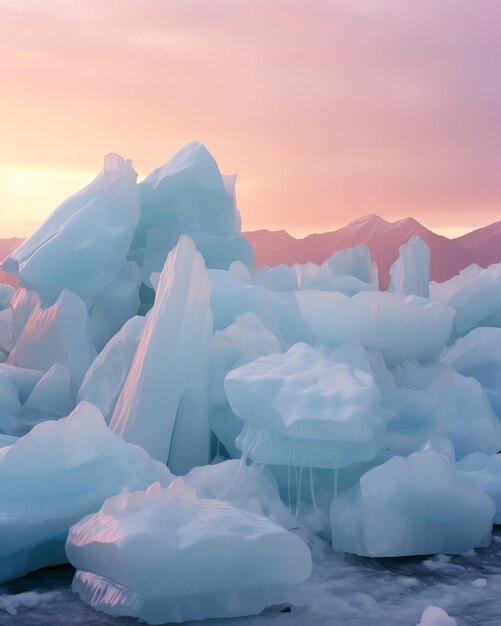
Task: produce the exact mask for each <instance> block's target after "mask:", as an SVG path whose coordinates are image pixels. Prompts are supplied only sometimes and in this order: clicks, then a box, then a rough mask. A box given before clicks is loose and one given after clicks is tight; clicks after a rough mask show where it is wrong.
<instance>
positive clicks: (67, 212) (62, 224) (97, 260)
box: [2, 154, 139, 304]
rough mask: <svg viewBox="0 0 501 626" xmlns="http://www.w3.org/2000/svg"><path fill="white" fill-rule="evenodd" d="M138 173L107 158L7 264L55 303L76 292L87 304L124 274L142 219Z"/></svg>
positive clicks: (22, 280)
mask: <svg viewBox="0 0 501 626" xmlns="http://www.w3.org/2000/svg"><path fill="white" fill-rule="evenodd" d="M136 178H137V173H136V172H135V171H134V169H133V167H132V164H131V162H130V161H126V160H124V159H122V157H120V156H119V155H118V154H108V155H107V156H106V157H105V159H104V167H103V169H102V170H101V172H100V173H99V175H98V176H97V177H96V178H95V179H94V180H93V181H92V182H91V183H90V184H89V185H87V187H84V188H83V189H82V190H81V191H79V192H78V193H76V194H75V195H73V196H71V197H70V198H68V199H67V200H65V201H64V202H63V203H62V204H60V205H59V206H58V207H57V208H56V209H55V210H54V211H53V212H52V213H51V215H50V216H49V217H48V218H47V219H46V220H45V222H44V223H43V224H42V225H41V226H40V227H39V228H38V229H37V230H36V231H35V232H34V233H33V234H32V235H31V236H30V237H28V239H26V241H24V242H23V243H22V244H21V245H20V246H19V247H18V248H16V250H15V251H14V252H12V254H10V255H9V256H8V257H7V258H6V259H5V261H4V262H3V263H2V266H3V268H4V269H5V270H6V271H7V272H11V273H13V274H18V276H19V281H20V284H21V285H22V286H25V287H28V289H31V290H33V291H36V292H37V293H38V294H39V295H40V297H41V298H42V300H43V301H44V303H45V304H52V303H53V302H54V301H55V300H56V299H57V298H58V296H59V294H60V293H61V292H62V291H63V289H71V290H72V291H73V292H74V293H76V294H77V295H78V296H80V297H81V298H82V299H83V300H85V301H86V302H92V300H93V299H94V298H95V297H96V296H97V294H98V293H100V292H101V291H102V290H103V289H104V288H105V287H106V286H107V285H109V284H110V283H111V282H112V280H113V279H114V278H115V277H116V276H117V275H118V274H119V273H120V271H121V268H122V266H123V264H124V262H125V260H126V257H127V252H128V250H129V247H130V243H131V240H132V235H133V233H134V229H135V228H136V224H137V222H138V220H139V196H138V192H137V187H136Z"/></svg>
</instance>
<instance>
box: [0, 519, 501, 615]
mask: <svg viewBox="0 0 501 626" xmlns="http://www.w3.org/2000/svg"><path fill="white" fill-rule="evenodd" d="M313 553H314V558H315V567H314V571H313V575H312V577H311V578H310V580H309V581H308V582H306V583H305V584H303V585H302V586H301V587H300V589H299V590H298V596H297V599H296V602H295V604H294V605H292V607H291V611H290V612H282V611H283V609H284V606H280V607H274V608H272V609H269V610H267V611H265V612H264V613H263V614H262V615H260V616H257V617H249V618H243V619H228V620H210V621H206V622H203V623H204V624H206V626H208V625H209V624H214V625H216V624H221V625H229V624H232V625H235V626H237V625H238V626H267V625H268V624H270V626H271V625H273V626H320V625H329V626H415V625H416V624H417V623H418V622H419V620H420V617H421V614H422V612H423V609H424V608H425V607H426V606H428V605H436V606H440V607H442V608H444V609H445V610H446V611H447V612H448V613H449V615H451V616H454V617H455V618H456V620H457V623H458V626H470V625H475V626H479V625H481V626H499V624H500V623H501V596H500V588H501V527H497V528H496V529H495V532H494V535H493V540H492V543H491V546H490V547H489V548H487V549H485V550H477V551H472V552H471V553H467V554H465V555H463V556H458V557H452V558H450V559H449V558H448V557H443V556H436V557H433V558H429V559H427V558H421V557H416V558H405V559H377V560H371V559H362V558H357V557H352V556H345V557H341V556H336V555H333V554H332V553H331V552H330V551H329V548H328V546H325V545H323V544H321V543H318V544H317V545H316V546H314V547H313ZM72 576H73V569H72V568H71V567H70V566H62V567H53V568H48V569H44V570H39V571H38V572H35V573H33V574H31V575H29V576H25V577H24V578H20V579H18V580H14V581H11V582H9V583H6V584H4V585H1V586H0V624H2V625H3V624H5V625H6V626H7V625H8V626H125V625H130V624H137V623H138V622H137V621H136V620H134V619H130V618H112V617H109V616H107V615H104V614H103V613H97V612H96V611H94V610H93V609H91V608H90V607H88V606H86V605H84V604H83V603H81V602H80V601H79V600H78V598H77V596H75V595H74V594H73V593H72V592H71V591H70V584H71V578H72ZM33 591H35V592H38V593H39V594H41V595H40V596H35V595H34V594H29V595H28V594H26V595H25V596H21V597H19V599H16V598H15V596H14V597H12V595H13V594H20V593H26V592H33ZM54 592H56V593H54ZM48 593H50V595H46V594H48ZM7 594H9V595H10V597H7ZM37 600H39V602H37ZM6 609H10V610H12V609H14V610H15V611H17V614H11V613H8V612H7V610H6ZM192 624H193V625H194V624H195V623H194V622H192ZM197 624H202V622H197Z"/></svg>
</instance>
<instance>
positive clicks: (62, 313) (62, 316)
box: [7, 289, 96, 395]
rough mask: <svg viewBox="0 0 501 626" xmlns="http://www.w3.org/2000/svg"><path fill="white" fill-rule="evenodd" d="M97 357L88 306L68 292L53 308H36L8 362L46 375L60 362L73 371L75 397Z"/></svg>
mask: <svg viewBox="0 0 501 626" xmlns="http://www.w3.org/2000/svg"><path fill="white" fill-rule="evenodd" d="M95 357H96V351H95V348H94V344H93V343H92V340H91V337H90V334H89V316H88V313H87V309H86V307H85V304H84V303H83V302H82V300H81V299H80V298H79V297H78V296H77V295H75V294H74V293H73V292H72V291H69V290H68V289H65V290H64V291H62V292H61V295H60V296H59V297H58V299H57V300H56V302H55V303H54V304H53V305H52V306H49V307H47V308H43V307H42V305H41V303H40V302H39V303H38V304H37V305H36V306H35V308H34V309H33V311H32V312H31V314H30V316H29V317H28V320H27V321H26V324H25V325H24V327H23V330H22V332H21V334H20V336H19V339H18V340H17V342H16V345H15V346H14V348H13V349H12V351H11V352H10V354H9V358H8V359H7V362H8V363H9V364H11V365H16V366H18V367H22V368H26V369H38V370H42V371H43V372H46V371H48V370H49V369H50V368H51V367H52V366H53V365H55V364H56V363H60V364H61V365H64V366H65V367H66V368H67V369H68V371H69V372H70V377H71V390H72V393H73V395H75V394H76V392H77V391H78V388H79V387H80V384H81V383H82V380H83V378H84V376H85V373H86V372H87V370H88V369H89V366H90V364H91V363H92V361H93V360H94V358H95Z"/></svg>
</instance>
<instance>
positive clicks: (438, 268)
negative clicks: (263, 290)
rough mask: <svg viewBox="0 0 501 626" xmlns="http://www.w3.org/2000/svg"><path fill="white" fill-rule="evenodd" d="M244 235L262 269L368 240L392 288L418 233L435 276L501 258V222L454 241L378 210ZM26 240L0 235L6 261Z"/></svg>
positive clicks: (0, 278)
mask: <svg viewBox="0 0 501 626" xmlns="http://www.w3.org/2000/svg"><path fill="white" fill-rule="evenodd" d="M243 234H244V236H245V237H246V239H247V240H248V241H249V242H250V244H251V245H252V247H253V248H254V253H255V256H256V265H257V267H258V268H259V267H262V266H264V265H271V266H273V265H279V264H281V263H285V264H286V265H293V264H294V263H307V262H308V261H312V262H314V263H317V264H320V263H323V262H324V261H325V260H326V259H328V258H329V257H330V256H331V255H332V254H333V253H334V252H336V251H337V250H343V249H345V248H352V247H353V246H356V245H358V244H361V243H364V244H366V246H367V247H368V248H369V250H370V251H371V254H372V258H373V260H374V261H375V262H376V263H377V266H378V270H379V282H380V287H381V288H382V289H386V288H387V287H388V284H389V271H390V267H391V264H392V263H393V261H395V259H397V258H398V251H399V248H400V246H401V245H402V244H404V243H406V242H407V241H409V239H410V238H411V237H412V236H413V235H418V236H419V237H421V239H423V240H424V241H425V242H426V243H427V244H428V246H429V247H430V250H431V267H430V277H431V280H435V281H438V282H442V281H444V280H447V279H448V278H451V277H452V276H455V275H456V274H457V273H458V272H459V270H461V269H463V268H464V267H467V266H468V265H471V264H472V263H477V264H478V265H480V266H482V267H487V266H488V265H490V264H492V263H499V262H501V221H499V222H494V223H493V224H490V225H489V226H485V227H484V228H479V229H477V230H474V231H472V232H470V233H467V234H465V235H462V236H461V237H456V238H454V239H449V238H447V237H444V236H443V235H438V234H437V233H434V232H433V231H432V230H429V229H428V228H426V227H424V226H423V225H422V224H420V223H419V222H417V221H416V220H415V219H414V218H412V217H407V218H405V219H401V220H398V221H396V222H389V221H387V220H384V219H383V218H382V217H380V216H379V215H374V214H371V215H366V216H364V217H361V218H358V219H356V220H354V221H353V222H350V223H349V224H347V225H346V226H343V227H342V228H339V229H338V230H334V231H331V232H326V233H315V234H311V235H308V236H307V237H304V238H303V239H297V238H295V237H293V236H292V235H290V234H289V233H288V232H287V231H285V230H254V231H247V232H244V233H243ZM22 241H23V240H22V239H19V238H16V237H12V238H10V239H0V261H1V260H3V259H4V258H5V257H6V256H7V255H8V254H10V252H11V251H12V250H14V249H15V248H16V247H17V246H18V245H19V244H20V243H21V242H22ZM0 283H6V284H10V285H14V286H15V285H16V283H17V281H16V278H15V277H14V276H12V275H11V274H7V273H6V272H5V271H4V270H2V269H1V268H0Z"/></svg>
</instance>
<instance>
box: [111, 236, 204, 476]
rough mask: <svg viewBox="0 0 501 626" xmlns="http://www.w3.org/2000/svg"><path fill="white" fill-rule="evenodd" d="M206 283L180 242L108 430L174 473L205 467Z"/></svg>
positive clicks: (191, 247)
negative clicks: (136, 445)
mask: <svg viewBox="0 0 501 626" xmlns="http://www.w3.org/2000/svg"><path fill="white" fill-rule="evenodd" d="M210 292H211V289H210V281H209V277H208V275H207V271H206V269H205V265H204V261H203V258H202V257H201V255H200V253H199V252H198V251H197V250H196V248H195V244H194V243H193V241H191V239H190V238H189V237H186V236H184V235H183V236H182V237H181V238H180V239H179V243H178V244H177V246H176V248H175V249H174V250H173V251H172V252H171V253H170V254H169V257H168V259H167V261H166V263H165V267H164V269H163V270H162V274H161V276H160V282H159V285H158V289H157V293H156V298H155V304H154V306H153V309H152V310H151V311H150V313H149V315H148V319H147V322H146V326H145V329H144V332H143V334H142V337H141V341H140V342H139V346H138V349H137V351H136V354H135V357H134V361H133V363H132V366H131V369H130V371H129V374H128V376H127V379H126V381H125V384H124V386H123V388H122V391H121V393H120V396H119V398H118V401H117V404H116V407H115V411H114V413H113V417H112V419H111V422H110V427H111V429H112V430H113V431H114V432H116V433H117V434H118V435H120V436H121V437H123V438H124V439H126V440H127V441H130V442H132V443H137V444H139V445H141V446H142V447H143V448H144V449H145V450H146V451H147V452H148V453H149V454H151V456H152V457H153V458H154V459H157V460H158V461H163V462H164V463H165V462H168V463H169V467H170V468H171V469H172V471H174V472H175V473H178V474H184V473H186V472H187V471H189V470H190V469H191V468H192V467H193V466H195V465H204V464H205V463H208V461H209V447H210V446H209V443H210V439H209V438H210V430H209V419H208V409H209V363H210V351H211V341H212V311H211V308H210Z"/></svg>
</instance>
